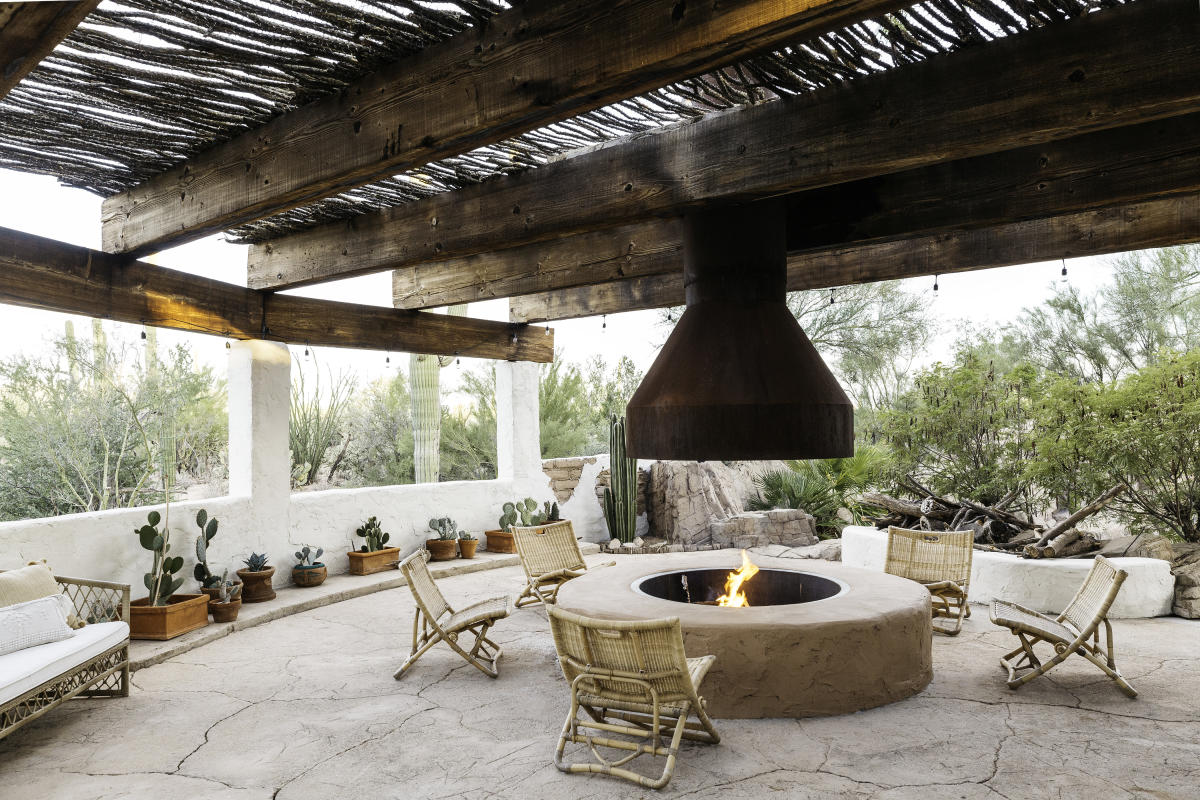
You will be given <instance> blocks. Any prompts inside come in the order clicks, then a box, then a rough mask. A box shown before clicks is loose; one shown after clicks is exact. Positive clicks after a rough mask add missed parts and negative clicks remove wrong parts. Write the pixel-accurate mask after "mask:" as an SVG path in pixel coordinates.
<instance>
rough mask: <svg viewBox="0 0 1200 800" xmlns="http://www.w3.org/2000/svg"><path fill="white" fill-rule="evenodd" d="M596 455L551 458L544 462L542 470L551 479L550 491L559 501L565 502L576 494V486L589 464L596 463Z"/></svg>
mask: <svg viewBox="0 0 1200 800" xmlns="http://www.w3.org/2000/svg"><path fill="white" fill-rule="evenodd" d="M595 463H596V457H595V456H577V457H575V458H551V459H549V460H547V461H543V462H542V472H544V473H546V477H547V478H549V479H550V491H552V492H554V497H555V499H556V500H557V501H558V502H559V503H565V502H567V501H568V500H570V499H571V496H572V495H574V494H575V487H576V486H578V485H579V479H580V478H582V477H583V470H584V467H586V466H587V465H589V464H595Z"/></svg>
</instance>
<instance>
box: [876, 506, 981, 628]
mask: <svg viewBox="0 0 1200 800" xmlns="http://www.w3.org/2000/svg"><path fill="white" fill-rule="evenodd" d="M974 543H975V539H974V534H973V532H972V531H911V530H906V529H904V528H888V547H887V560H886V563H885V565H884V568H883V570H884V572H887V573H889V574H891V575H898V576H899V577H901V578H908V579H909V580H913V581H916V582H917V583H919V584H921V585H922V586H924V587H925V588H926V589H928V590H929V596H930V599H931V600H932V601H933V606H932V607H933V618H934V619H935V620H937V619H938V618H943V619H948V620H950V622H949V623H946V624H944V625H943V624H938V623H937V622H935V623H934V625H933V629H934V630H935V631H937V632H938V633H944V634H946V635H947V636H957V635H958V633H959V631H961V630H962V622H963V619H964V618H967V617H970V616H971V606H970V605H969V604H968V603H967V588H968V586H969V585H970V583H971V555H972V554H973V553H974V552H975V549H974V547H973V545H974Z"/></svg>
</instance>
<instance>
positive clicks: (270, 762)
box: [0, 559, 1200, 800]
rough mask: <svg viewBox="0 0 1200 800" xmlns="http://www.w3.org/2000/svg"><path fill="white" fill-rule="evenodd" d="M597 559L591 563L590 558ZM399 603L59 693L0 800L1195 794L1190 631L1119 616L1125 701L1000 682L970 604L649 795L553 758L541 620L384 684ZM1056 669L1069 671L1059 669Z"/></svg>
mask: <svg viewBox="0 0 1200 800" xmlns="http://www.w3.org/2000/svg"><path fill="white" fill-rule="evenodd" d="M589 560H594V559H589ZM439 583H440V585H441V586H442V588H443V591H444V592H445V593H446V594H447V596H448V597H449V598H450V600H451V602H452V603H456V602H457V603H465V602H468V601H470V600H473V599H477V598H480V597H483V596H488V595H495V594H499V593H503V592H508V593H511V594H515V593H516V592H517V591H518V590H519V588H520V584H521V574H520V571H519V570H518V569H516V568H508V569H502V570H495V571H491V572H483V573H477V574H473V575H463V576H459V577H452V578H447V579H444V580H442V581H440V582H439ZM412 611H413V603H412V598H411V595H410V594H409V592H408V589H407V588H400V589H393V590H389V591H386V592H381V593H378V594H374V595H370V596H367V597H362V598H358V599H355V600H349V601H346V602H342V603H338V604H336V605H332V606H328V607H325V608H320V609H317V610H314V611H309V612H305V613H302V614H297V615H295V616H291V617H287V618H284V619H280V620H277V621H274V622H270V623H268V624H265V625H262V626H260V627H257V628H253V629H249V630H245V631H241V632H238V633H236V634H234V635H232V636H228V637H226V638H224V639H220V640H218V641H215V642H213V643H211V644H209V645H206V646H204V647H201V648H199V649H197V650H194V651H191V652H188V653H185V654H183V655H180V656H177V657H175V658H172V659H170V660H168V661H166V662H165V663H163V664H160V665H157V666H154V667H150V668H147V669H144V670H142V671H140V672H137V673H136V674H135V675H134V689H133V691H132V694H131V696H130V697H128V698H122V699H112V700H104V699H97V700H76V701H72V702H70V703H68V704H67V705H66V706H65V707H62V708H59V709H56V710H55V711H53V712H52V713H50V714H48V715H47V716H45V717H43V718H42V719H41V720H39V721H37V722H35V723H33V724H31V725H28V726H26V727H25V728H23V729H22V730H20V731H18V732H16V733H15V734H13V735H12V736H10V737H8V738H7V739H5V740H3V741H0V778H2V779H3V784H4V789H3V791H0V795H2V796H3V797H4V798H11V799H12V800H41V798H71V800H89V799H90V798H151V797H181V798H188V800H210V799H215V798H230V800H242V799H243V798H244V800H267V799H268V798H278V800H296V799H299V798H304V799H305V800H321V799H323V798H355V800H368V799H369V800H375V799H376V798H450V797H455V798H458V797H463V798H510V797H511V798H530V799H531V800H532V799H535V798H543V797H544V798H551V797H554V798H560V797H571V798H580V799H581V800H582V799H584V798H587V799H591V798H595V799H596V800H601V799H602V798H631V797H652V796H656V795H657V796H663V797H715V796H718V795H720V796H721V797H723V798H757V797H779V798H875V799H876V800H902V799H904V798H920V799H921V800H926V798H933V797H936V798H939V800H941V799H942V798H961V799H962V800H976V799H977V798H980V799H982V798H997V799H999V798H1008V800H1025V799H1026V798H1028V799H1029V800H1041V799H1042V798H1085V799H1086V800H1110V799H1117V798H1147V799H1149V798H1154V800H1165V798H1186V799H1188V800H1200V700H1198V698H1200V623H1197V622H1189V621H1186V620H1181V619H1177V618H1174V617H1171V618H1164V619H1156V620H1138V621H1118V622H1117V623H1115V628H1116V642H1117V648H1118V651H1117V656H1118V664H1119V665H1120V666H1121V667H1122V669H1123V671H1124V672H1125V674H1126V675H1127V676H1128V677H1129V679H1130V681H1131V682H1132V683H1133V684H1134V686H1136V687H1137V688H1138V690H1139V691H1140V692H1141V697H1139V698H1138V699H1137V700H1128V699H1127V698H1126V697H1125V696H1124V695H1122V694H1121V693H1120V692H1118V691H1117V690H1116V688H1115V687H1114V686H1113V685H1112V684H1111V683H1110V682H1109V681H1108V680H1107V679H1105V678H1104V677H1103V675H1101V674H1100V673H1099V671H1097V670H1096V669H1095V668H1094V667H1092V666H1091V665H1090V664H1088V663H1086V662H1085V661H1084V660H1083V659H1072V661H1071V662H1068V663H1067V664H1065V665H1063V666H1060V667H1059V668H1057V669H1056V670H1055V672H1054V673H1052V674H1051V676H1050V679H1045V678H1043V679H1040V680H1038V681H1035V682H1034V683H1032V684H1030V685H1028V686H1026V687H1024V688H1022V689H1021V690H1020V691H1018V692H1012V691H1010V690H1009V689H1008V688H1007V687H1006V686H1005V685H1004V682H1003V680H1002V678H1003V677H1004V676H1003V673H1002V671H1001V669H1000V667H999V665H998V663H997V658H998V657H999V656H1000V655H1001V654H1002V653H1003V652H1005V651H1006V650H1008V649H1010V648H1011V647H1012V646H1013V644H1012V637H1011V635H1010V634H1008V633H1007V632H1006V631H1003V630H1000V629H997V628H994V627H993V626H992V625H991V624H990V623H989V622H988V621H987V614H986V610H985V609H984V608H982V607H979V606H977V607H975V614H974V617H973V618H972V619H971V620H969V622H968V623H967V626H966V628H965V630H964V632H963V634H962V635H961V636H959V637H958V638H957V639H951V638H947V637H942V636H938V637H935V638H934V668H935V676H934V680H933V682H932V683H931V684H930V685H929V687H928V688H927V689H926V690H925V691H924V692H922V693H921V694H920V695H918V696H917V697H914V698H912V699H910V700H906V701H903V702H900V703H895V704H893V705H890V706H886V707H884V708H878V709H874V710H871V711H867V712H863V713H859V714H851V715H848V716H843V717H832V718H824V719H808V720H727V721H720V720H718V723H717V724H718V730H719V731H720V733H721V735H722V742H721V744H719V745H716V746H711V745H709V746H705V745H687V746H685V748H684V751H683V753H682V755H681V758H680V762H679V766H678V768H677V770H676V773H675V778H674V780H672V782H671V783H670V785H669V786H668V787H667V788H666V789H665V790H663V791H662V792H657V793H656V792H651V791H647V790H642V789H639V788H638V787H635V786H633V785H632V784H628V783H625V782H623V781H617V780H614V779H612V778H604V777H599V776H581V775H579V776H577V775H563V774H561V773H559V772H558V771H556V770H555V769H554V767H553V765H552V764H551V755H552V751H553V748H554V743H555V739H556V736H557V733H558V730H559V728H560V726H561V725H562V720H563V716H564V715H565V713H566V709H567V698H568V695H567V691H566V685H565V682H564V681H563V679H562V676H561V674H560V672H559V670H558V666H557V664H556V662H555V656H554V645H553V642H552V641H551V639H550V634H549V630H548V627H547V624H546V618H545V612H544V611H543V610H542V609H540V608H537V609H523V610H520V611H516V612H515V613H514V614H513V616H512V617H510V618H509V619H508V620H505V621H503V622H501V623H500V624H499V625H497V626H496V627H495V628H494V629H493V638H494V639H495V640H496V641H498V642H499V643H500V644H501V645H502V646H503V647H504V651H505V652H504V658H503V659H502V660H501V662H500V663H501V667H500V669H501V674H500V678H499V679H498V680H495V681H493V680H491V679H489V678H487V677H485V676H484V675H482V674H481V673H479V672H477V671H476V670H475V669H474V668H472V667H470V666H468V665H467V664H466V663H465V662H463V661H462V660H461V659H459V658H458V656H456V655H455V654H454V653H452V652H451V651H450V650H449V649H448V648H446V647H444V646H439V647H436V648H435V649H433V650H432V651H430V652H429V653H428V654H426V655H425V656H424V657H423V658H422V659H421V660H420V661H419V662H418V663H417V665H416V666H415V667H414V668H413V669H412V670H410V672H409V674H408V675H407V676H405V678H404V680H402V681H394V680H392V672H393V671H394V670H395V669H396V667H398V666H399V664H400V662H401V660H402V659H403V657H404V655H405V654H406V653H407V650H408V645H409V637H410V636H411V630H412V628H411V625H412V618H411V614H412ZM1072 662H1074V663H1072Z"/></svg>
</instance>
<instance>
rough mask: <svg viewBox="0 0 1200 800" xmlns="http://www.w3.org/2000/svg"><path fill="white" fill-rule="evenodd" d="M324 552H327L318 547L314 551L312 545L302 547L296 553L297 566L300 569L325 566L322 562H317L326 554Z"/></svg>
mask: <svg viewBox="0 0 1200 800" xmlns="http://www.w3.org/2000/svg"><path fill="white" fill-rule="evenodd" d="M324 552H325V551H324V550H323V549H321V548H320V547H318V548H316V549H315V550H314V549H313V547H312V546H311V545H307V544H306V545H304V547H302V548H300V549H299V550H297V551H296V566H298V567H320V566H324V565H323V564H322V563H321V562H320V561H318V560H317V559H318V558H320V557H321V556H322V554H324Z"/></svg>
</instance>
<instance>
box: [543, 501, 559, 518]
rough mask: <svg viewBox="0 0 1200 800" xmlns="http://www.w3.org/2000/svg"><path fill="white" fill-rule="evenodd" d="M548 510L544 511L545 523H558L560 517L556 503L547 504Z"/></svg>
mask: <svg viewBox="0 0 1200 800" xmlns="http://www.w3.org/2000/svg"><path fill="white" fill-rule="evenodd" d="M546 505H547V506H549V508H548V509H547V510H546V522H558V521H559V520H560V519H562V517H560V516H559V515H558V503H547V504H546Z"/></svg>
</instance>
